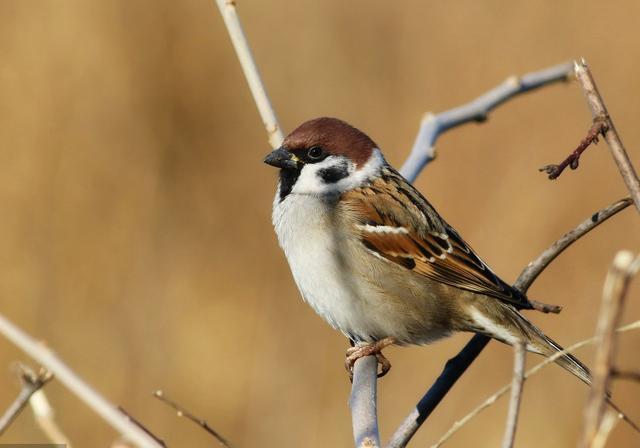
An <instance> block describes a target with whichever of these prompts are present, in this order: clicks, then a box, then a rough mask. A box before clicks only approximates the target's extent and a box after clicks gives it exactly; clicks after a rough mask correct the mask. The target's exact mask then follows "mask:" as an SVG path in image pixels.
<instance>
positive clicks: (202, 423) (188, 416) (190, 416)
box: [153, 390, 231, 448]
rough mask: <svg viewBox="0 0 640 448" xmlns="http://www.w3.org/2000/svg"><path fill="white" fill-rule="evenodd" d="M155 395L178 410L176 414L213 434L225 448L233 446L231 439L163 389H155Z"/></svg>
mask: <svg viewBox="0 0 640 448" xmlns="http://www.w3.org/2000/svg"><path fill="white" fill-rule="evenodd" d="M153 396H154V397H156V398H157V399H158V400H160V401H162V402H163V403H165V404H168V405H169V406H171V407H172V408H173V409H174V410H175V411H176V414H177V415H178V417H184V418H186V419H187V420H189V421H191V422H193V423H195V424H196V425H198V426H200V427H201V428H202V429H204V430H205V431H206V432H207V433H209V434H210V435H212V436H213V438H214V439H216V440H217V441H218V443H220V445H221V446H223V447H225V448H231V444H230V443H229V441H228V440H227V439H225V438H224V437H222V436H221V435H220V433H219V432H217V431H216V430H215V429H213V428H212V427H211V426H209V424H208V423H207V422H206V421H205V420H203V419H201V418H199V417H196V416H195V415H193V414H192V413H191V412H189V411H187V410H186V409H185V408H183V407H182V406H180V405H179V404H177V403H176V402H175V401H173V400H171V399H169V398H167V396H166V395H165V394H164V392H163V391H161V390H157V391H155V392H154V393H153Z"/></svg>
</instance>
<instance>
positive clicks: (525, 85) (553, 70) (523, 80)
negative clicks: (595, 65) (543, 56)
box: [400, 63, 573, 182]
mask: <svg viewBox="0 0 640 448" xmlns="http://www.w3.org/2000/svg"><path fill="white" fill-rule="evenodd" d="M572 75H573V65H572V64H571V63H565V64H560V65H556V66H554V67H550V68H547V69H544V70H540V71H537V72H532V73H527V74H526V75H523V76H521V77H517V76H511V77H509V78H507V80H506V81H504V82H503V83H502V84H500V85H499V86H497V87H495V88H494V89H493V90H490V91H489V92H487V93H485V94H483V95H481V96H479V97H478V98H476V99H475V100H473V101H471V102H469V103H467V104H464V105H462V106H460V107H456V108H455V109H450V110H448V111H446V112H442V113H439V114H437V115H434V114H432V113H427V114H425V115H424V117H423V118H422V123H421V124H420V130H419V131H418V135H417V136H416V141H415V143H414V144H413V148H412V149H411V153H410V154H409V157H408V158H407V160H406V161H405V162H404V165H403V166H402V168H401V169H400V172H401V173H402V175H403V176H404V177H406V178H407V179H409V181H411V182H413V181H414V180H415V179H416V178H417V177H418V175H419V174H420V172H421V171H422V169H423V168H424V167H425V166H426V165H427V164H428V163H429V162H431V161H432V160H433V159H435V157H436V153H435V143H436V140H437V139H438V137H439V136H440V135H441V134H443V133H444V132H446V131H448V130H450V129H452V128H455V127H457V126H460V125H462V124H465V123H469V122H471V121H475V122H483V121H485V120H486V119H487V117H488V115H489V112H491V111H492V110H493V109H495V108H496V107H498V106H500V105H501V104H502V103H504V102H506V101H507V100H509V99H511V98H513V97H515V96H518V95H520V94H522V93H525V92H528V91H530V90H534V89H537V88H539V87H544V86H546V85H548V84H551V83H555V82H558V81H567V80H568V79H570V78H571V76H572Z"/></svg>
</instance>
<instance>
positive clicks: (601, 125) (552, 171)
mask: <svg viewBox="0 0 640 448" xmlns="http://www.w3.org/2000/svg"><path fill="white" fill-rule="evenodd" d="M608 129H609V128H608V126H607V121H606V120H605V119H603V118H602V117H597V118H595V119H594V120H593V124H592V125H591V129H589V132H587V136H586V137H585V138H583V139H582V140H581V141H580V144H579V145H578V147H577V148H576V149H574V150H573V152H572V153H571V154H569V155H568V156H567V158H566V159H564V160H563V161H562V162H560V163H559V164H558V165H545V166H543V167H542V168H540V169H539V170H538V171H544V172H545V173H547V174H548V175H549V179H551V180H554V179H557V178H558V177H560V175H561V174H562V172H563V171H564V170H565V168H566V167H570V168H571V169H572V170H575V169H578V164H579V163H580V156H581V155H582V153H583V152H585V150H586V149H587V148H588V147H589V146H591V145H592V144H594V145H595V144H597V143H598V138H599V137H600V136H601V135H605V134H606V133H607V130H608Z"/></svg>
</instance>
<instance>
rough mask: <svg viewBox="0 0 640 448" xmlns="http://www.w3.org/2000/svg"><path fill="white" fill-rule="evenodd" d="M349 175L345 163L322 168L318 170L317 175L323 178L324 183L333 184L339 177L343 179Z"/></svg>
mask: <svg viewBox="0 0 640 448" xmlns="http://www.w3.org/2000/svg"><path fill="white" fill-rule="evenodd" d="M348 175H349V170H348V168H347V166H346V165H338V166H332V167H329V168H322V169H321V170H319V171H318V176H320V178H321V179H322V180H323V182H324V183H325V184H335V183H336V182H338V181H339V180H340V179H344V178H345V177H347V176H348Z"/></svg>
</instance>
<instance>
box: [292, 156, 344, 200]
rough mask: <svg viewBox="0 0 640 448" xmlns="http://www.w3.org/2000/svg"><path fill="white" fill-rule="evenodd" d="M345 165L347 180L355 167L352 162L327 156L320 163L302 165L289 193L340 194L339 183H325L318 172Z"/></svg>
mask: <svg viewBox="0 0 640 448" xmlns="http://www.w3.org/2000/svg"><path fill="white" fill-rule="evenodd" d="M345 163H346V164H347V167H348V168H347V170H348V171H349V176H347V178H349V177H351V176H352V175H353V172H354V171H355V169H356V167H355V165H354V164H353V163H352V162H350V161H348V160H346V159H345V158H344V157H336V156H329V157H327V158H326V159H324V160H323V161H322V162H319V163H309V164H306V165H304V166H303V167H302V171H300V177H298V180H297V181H296V183H295V185H294V186H293V189H292V190H291V193H293V194H329V193H337V192H340V191H341V190H340V189H339V184H340V182H337V183H330V184H328V183H326V182H325V181H324V180H322V177H320V174H319V171H320V170H322V169H325V168H330V167H332V166H336V165H344V164H345Z"/></svg>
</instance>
